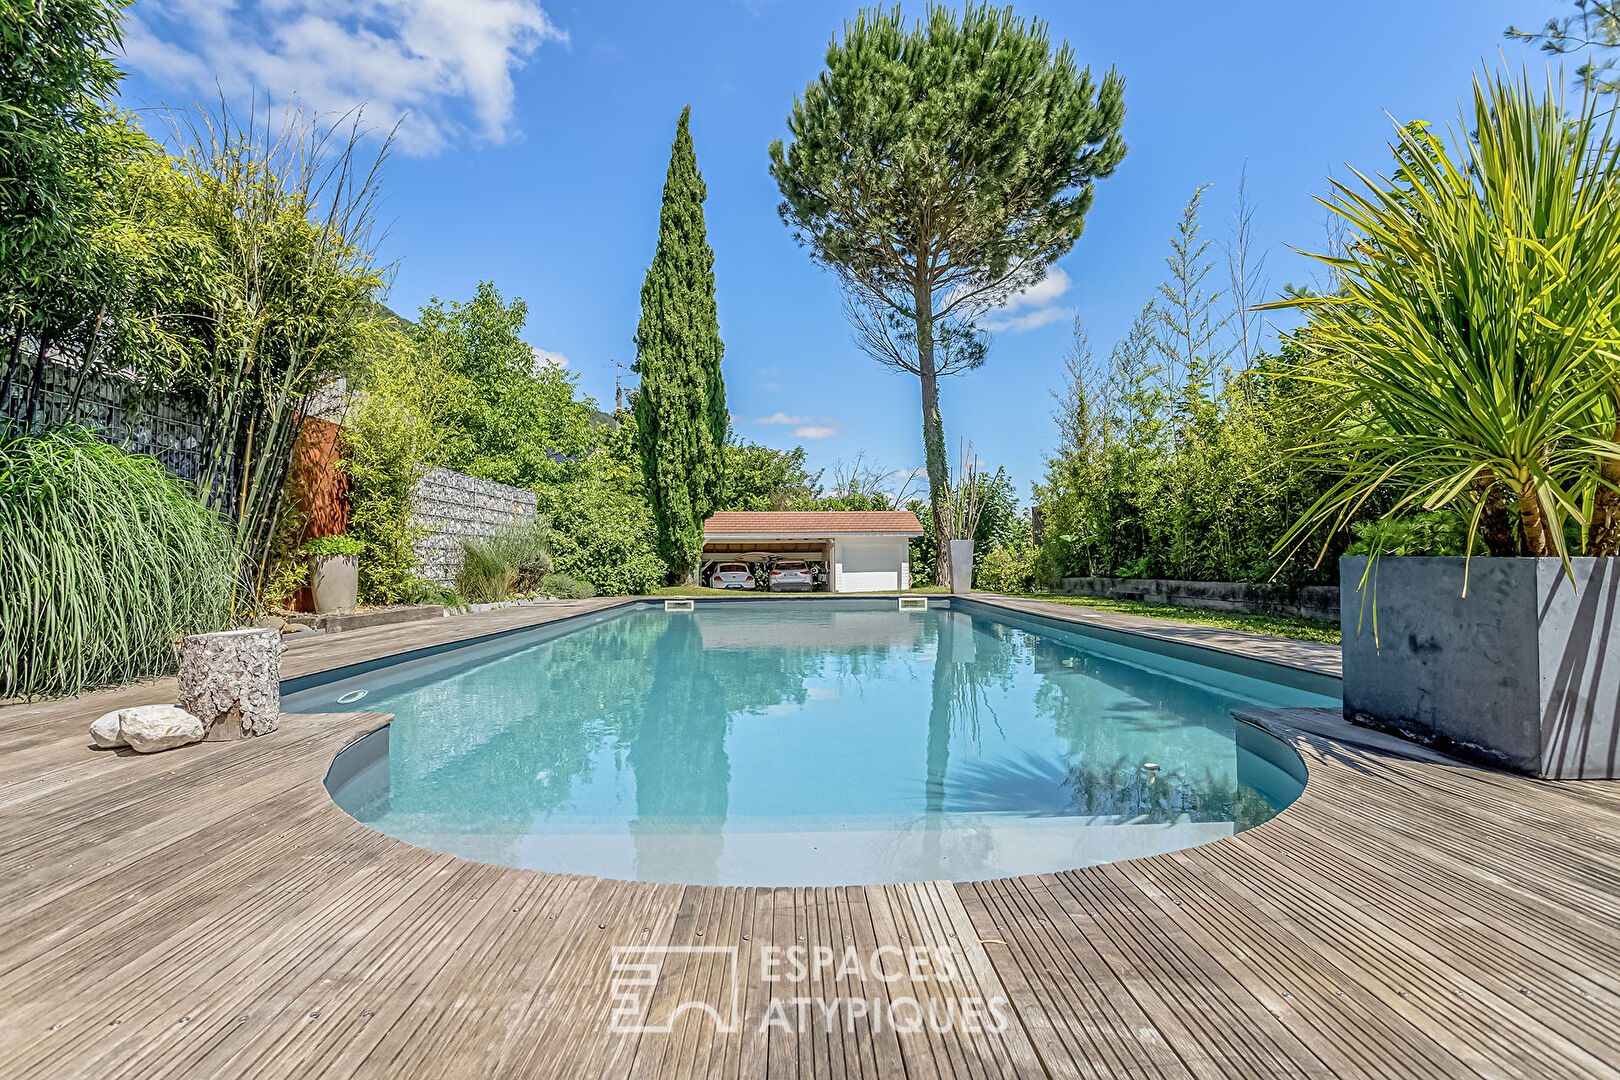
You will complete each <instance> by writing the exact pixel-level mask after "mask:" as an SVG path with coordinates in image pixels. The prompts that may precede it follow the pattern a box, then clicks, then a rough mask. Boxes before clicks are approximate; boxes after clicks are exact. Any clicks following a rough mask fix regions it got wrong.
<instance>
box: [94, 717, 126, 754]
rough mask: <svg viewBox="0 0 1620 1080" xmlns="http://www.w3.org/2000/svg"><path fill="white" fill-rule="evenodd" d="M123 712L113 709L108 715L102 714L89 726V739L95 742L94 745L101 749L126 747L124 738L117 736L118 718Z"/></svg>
mask: <svg viewBox="0 0 1620 1080" xmlns="http://www.w3.org/2000/svg"><path fill="white" fill-rule="evenodd" d="M123 712H124V710H122V709H114V710H113V711H112V712H110V713H102V714H101V715H100V716H98V717H96V718H95V720H94V721H92V722H91V724H90V737H91V738H92V739H94V740H96V745H97V746H99V747H102V748H103V749H111V748H112V747H114V746H128V745H129V743H128V742H127V741H126V740H125V739H124V737H123V736H122V735H120V734H118V718H119V717H120V716H122V715H123Z"/></svg>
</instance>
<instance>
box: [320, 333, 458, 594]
mask: <svg viewBox="0 0 1620 1080" xmlns="http://www.w3.org/2000/svg"><path fill="white" fill-rule="evenodd" d="M371 334H372V340H371V341H370V342H369V344H368V347H367V349H366V359H365V368H364V372H363V377H362V379H361V382H360V388H359V389H360V392H359V393H358V394H357V395H356V400H355V402H354V404H353V405H352V406H351V407H350V408H349V409H348V410H347V412H345V414H344V417H343V431H342V467H343V471H344V473H345V474H346V475H347V476H348V479H349V535H350V536H353V537H355V538H357V539H359V540H361V541H362V542H363V543H364V544H365V545H366V548H365V557H364V558H362V559H361V560H360V595H361V597H362V598H364V599H366V600H368V601H370V602H372V603H382V604H392V603H399V602H400V601H402V600H404V599H406V598H407V597H409V596H411V595H413V594H414V592H416V591H417V590H418V577H417V574H416V570H417V566H418V560H417V556H416V550H415V545H416V541H417V540H419V539H420V538H421V537H423V536H424V535H425V534H426V530H425V529H423V528H422V527H421V526H416V525H412V524H411V520H410V500H411V492H412V491H413V490H414V489H415V487H416V485H417V483H418V482H419V481H420V480H421V479H422V477H423V476H425V475H426V474H427V472H428V470H429V469H431V468H432V467H433V466H434V465H436V464H438V463H439V462H440V461H441V460H442V458H443V444H444V439H445V432H446V426H445V422H444V418H445V415H446V413H447V412H448V411H449V407H450V403H451V402H452V401H453V400H455V398H456V397H457V396H458V395H457V392H456V389H455V385H456V382H455V380H454V379H453V378H452V377H451V376H450V374H449V373H448V372H447V371H445V370H444V369H443V368H442V367H441V366H439V364H438V363H437V362H436V361H437V359H438V357H437V356H436V355H435V354H433V353H431V352H429V351H427V350H423V349H419V348H417V347H416V346H415V343H414V342H412V341H411V340H410V338H409V337H408V336H407V335H406V334H405V333H403V332H402V331H401V330H400V329H398V328H397V327H394V326H390V325H388V324H386V323H384V322H382V321H381V320H379V321H378V322H377V323H376V324H375V325H374V326H373V327H372V329H371Z"/></svg>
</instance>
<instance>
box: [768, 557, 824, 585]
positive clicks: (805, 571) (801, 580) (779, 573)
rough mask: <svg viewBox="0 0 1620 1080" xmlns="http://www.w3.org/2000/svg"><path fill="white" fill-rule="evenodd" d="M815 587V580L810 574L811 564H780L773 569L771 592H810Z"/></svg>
mask: <svg viewBox="0 0 1620 1080" xmlns="http://www.w3.org/2000/svg"><path fill="white" fill-rule="evenodd" d="M814 585H815V578H814V576H813V575H812V574H811V572H810V564H809V563H802V562H779V563H777V564H775V565H774V566H772V567H771V591H772V592H778V591H780V592H792V591H795V590H799V589H802V590H804V591H805V592H809V591H810V590H811V588H813V587H814Z"/></svg>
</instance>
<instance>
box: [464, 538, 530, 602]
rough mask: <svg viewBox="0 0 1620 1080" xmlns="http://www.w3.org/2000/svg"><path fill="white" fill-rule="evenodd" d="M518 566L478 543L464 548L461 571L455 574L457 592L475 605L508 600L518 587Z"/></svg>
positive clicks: (465, 544) (470, 542)
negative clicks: (516, 586)
mask: <svg viewBox="0 0 1620 1080" xmlns="http://www.w3.org/2000/svg"><path fill="white" fill-rule="evenodd" d="M517 577H518V572H517V567H515V566H513V565H512V564H511V563H509V562H507V561H506V560H505V559H503V558H501V556H500V555H499V554H497V553H496V552H494V551H491V550H490V549H489V548H488V547H486V546H484V545H483V544H481V543H478V542H475V541H463V542H462V545H461V569H460V571H458V572H457V574H456V591H457V592H459V593H461V595H462V596H465V597H466V598H467V599H468V600H471V601H472V602H473V603H475V604H488V603H493V602H494V601H496V600H505V599H506V598H507V597H509V596H511V595H512V586H514V585H515V584H517Z"/></svg>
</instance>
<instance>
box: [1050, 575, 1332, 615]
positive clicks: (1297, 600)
mask: <svg viewBox="0 0 1620 1080" xmlns="http://www.w3.org/2000/svg"><path fill="white" fill-rule="evenodd" d="M1058 592H1062V593H1068V594H1069V595H1071V596H1096V597H1102V598H1105V599H1110V600H1136V601H1140V602H1142V603H1147V604H1167V605H1170V606H1171V607H1189V608H1204V609H1206V610H1209V611H1236V612H1241V613H1243V614H1246V615H1289V616H1293V617H1294V618H1302V619H1322V620H1324V621H1326V622H1334V623H1336V622H1338V621H1339V590H1338V587H1337V586H1333V585H1306V586H1304V587H1302V588H1288V587H1285V586H1281V585H1251V584H1248V583H1246V582H1241V581H1165V580H1159V579H1155V578H1103V577H1071V578H1064V579H1063V581H1062V583H1061V584H1060V585H1059V587H1058Z"/></svg>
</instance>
